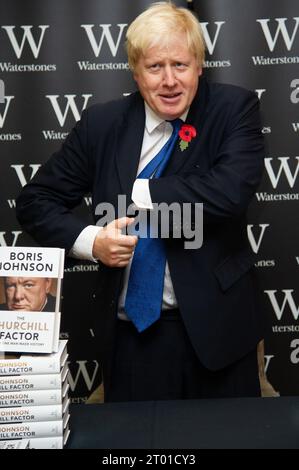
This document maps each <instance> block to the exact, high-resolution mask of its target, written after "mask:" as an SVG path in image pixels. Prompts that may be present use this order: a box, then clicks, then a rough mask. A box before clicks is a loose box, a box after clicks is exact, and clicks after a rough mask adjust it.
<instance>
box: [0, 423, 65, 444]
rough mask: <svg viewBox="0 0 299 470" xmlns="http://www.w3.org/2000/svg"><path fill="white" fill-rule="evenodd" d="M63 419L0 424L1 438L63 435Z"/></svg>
mask: <svg viewBox="0 0 299 470" xmlns="http://www.w3.org/2000/svg"><path fill="white" fill-rule="evenodd" d="M63 427H64V424H63V420H61V419H60V420H57V421H39V422H32V423H10V424H0V440H8V439H31V438H35V437H55V436H62V435H63Z"/></svg>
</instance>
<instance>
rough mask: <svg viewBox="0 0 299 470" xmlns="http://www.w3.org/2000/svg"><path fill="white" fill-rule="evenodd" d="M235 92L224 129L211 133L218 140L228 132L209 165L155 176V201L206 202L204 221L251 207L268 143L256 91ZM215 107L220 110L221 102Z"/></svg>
mask: <svg viewBox="0 0 299 470" xmlns="http://www.w3.org/2000/svg"><path fill="white" fill-rule="evenodd" d="M235 95H236V96H233V99H231V101H232V103H231V109H230V110H228V115H227V119H226V123H225V126H224V131H223V129H218V128H217V127H215V128H214V129H212V132H211V134H210V135H212V136H215V140H217V138H216V137H217V133H218V132H221V133H222V132H223V138H222V140H221V144H220V145H219V148H217V151H215V150H213V151H212V152H211V153H212V155H211V157H210V165H209V167H208V168H207V169H205V170H204V171H202V170H200V169H199V170H198V169H197V168H196V166H194V165H193V167H192V168H191V169H190V168H189V169H186V170H185V171H184V170H183V171H181V172H180V173H179V174H175V175H170V176H165V177H162V178H159V179H152V180H150V182H149V187H150V193H151V197H152V201H153V202H155V203H161V202H166V203H168V204H171V203H173V202H178V203H183V202H184V203H196V202H198V203H203V210H204V223H215V222H221V221H222V222H223V221H225V219H230V218H234V217H239V216H240V215H241V214H242V213H243V212H244V211H245V210H246V208H247V206H248V204H249V202H250V199H251V198H252V196H253V194H254V191H255V190H256V188H257V186H258V184H259V182H260V179H261V176H262V171H263V158H264V146H263V136H262V134H261V125H260V115H259V101H258V98H257V96H256V95H255V94H254V93H253V92H249V91H244V90H242V92H239V93H235ZM219 106H221V105H219ZM219 109H220V108H219V107H218V110H219ZM212 113H214V114H215V116H216V115H217V105H216V106H215V109H214V110H213V111H212ZM210 117H211V116H210ZM210 122H213V119H212V120H211V119H210ZM198 138H199V139H200V138H201V135H199V136H198ZM211 140H213V139H212V138H211ZM211 144H212V146H213V143H212V142H211Z"/></svg>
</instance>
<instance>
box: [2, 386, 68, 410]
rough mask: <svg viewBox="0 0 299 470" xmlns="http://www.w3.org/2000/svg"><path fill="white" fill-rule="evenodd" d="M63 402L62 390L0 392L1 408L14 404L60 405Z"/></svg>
mask: <svg viewBox="0 0 299 470" xmlns="http://www.w3.org/2000/svg"><path fill="white" fill-rule="evenodd" d="M61 402H62V391H61V390H34V391H33V392H14V393H11V392H2V393H0V408H6V407H14V406H37V405H59V404H61Z"/></svg>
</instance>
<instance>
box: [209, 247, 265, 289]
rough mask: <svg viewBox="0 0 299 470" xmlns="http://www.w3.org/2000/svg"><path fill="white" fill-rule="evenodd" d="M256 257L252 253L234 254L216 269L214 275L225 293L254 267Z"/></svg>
mask: <svg viewBox="0 0 299 470" xmlns="http://www.w3.org/2000/svg"><path fill="white" fill-rule="evenodd" d="M255 261H256V257H255V255H254V253H251V252H247V251H246V252H241V253H238V254H234V255H231V256H229V257H228V258H226V259H225V260H224V261H222V262H221V263H220V264H219V265H218V266H217V267H216V268H215V269H214V274H215V276H216V278H217V280H218V282H219V284H220V287H221V289H222V290H223V291H226V290H227V289H229V288H230V287H231V286H232V285H234V283H235V282H237V281H238V280H239V279H240V278H241V277H242V276H243V275H244V274H246V273H247V271H249V269H250V268H251V267H252V266H253V265H254V263H255Z"/></svg>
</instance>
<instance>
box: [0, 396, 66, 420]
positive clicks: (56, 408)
mask: <svg viewBox="0 0 299 470" xmlns="http://www.w3.org/2000/svg"><path fill="white" fill-rule="evenodd" d="M69 405H70V399H69V398H68V397H65V398H64V401H63V403H60V404H57V405H41V406H15V407H10V408H0V424H3V423H16V422H18V423H25V422H26V423H27V422H31V421H57V420H59V419H62V418H63V416H64V414H65V413H68V409H69Z"/></svg>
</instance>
